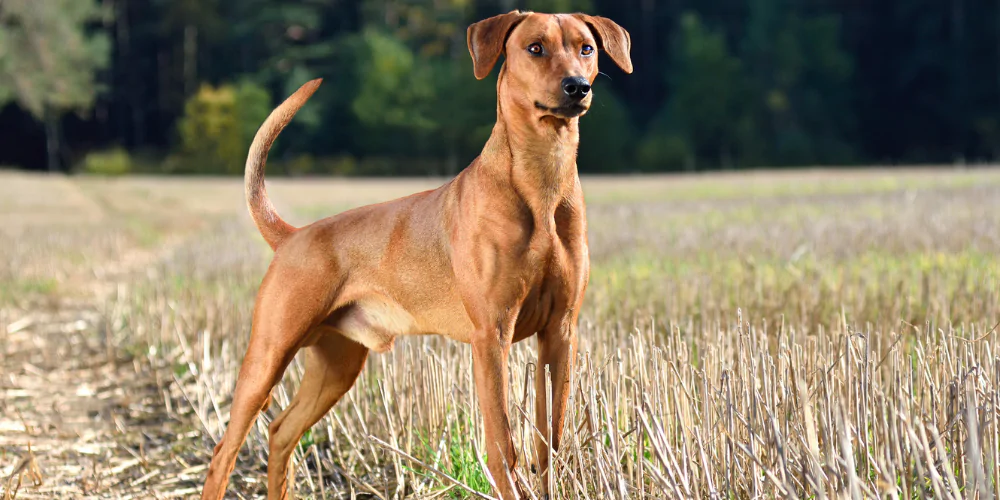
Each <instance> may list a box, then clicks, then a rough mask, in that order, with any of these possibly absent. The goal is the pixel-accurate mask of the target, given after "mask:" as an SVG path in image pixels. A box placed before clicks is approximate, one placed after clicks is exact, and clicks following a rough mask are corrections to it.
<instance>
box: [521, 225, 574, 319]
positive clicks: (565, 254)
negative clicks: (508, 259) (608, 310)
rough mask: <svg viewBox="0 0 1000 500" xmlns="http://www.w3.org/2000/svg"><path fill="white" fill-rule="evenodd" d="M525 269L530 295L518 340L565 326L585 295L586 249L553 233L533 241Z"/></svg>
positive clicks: (525, 300) (540, 236)
mask: <svg viewBox="0 0 1000 500" xmlns="http://www.w3.org/2000/svg"><path fill="white" fill-rule="evenodd" d="M533 239H534V240H535V241H532V242H531V245H530V246H529V248H530V250H529V252H528V255H526V256H525V262H524V266H523V267H522V269H523V273H524V274H525V276H524V277H523V279H524V283H526V285H527V293H526V294H525V297H524V300H523V301H522V303H521V304H520V307H519V313H518V319H517V323H516V326H515V334H514V336H515V339H521V338H525V337H528V336H531V335H533V334H535V333H536V332H539V331H542V330H545V329H546V328H552V327H557V326H559V325H560V324H562V322H563V320H564V318H566V317H567V316H568V313H569V311H570V310H571V309H572V308H573V306H574V305H575V304H576V303H577V302H578V299H579V295H580V294H581V293H583V285H584V282H585V280H586V277H585V273H586V266H587V263H586V261H585V259H586V248H585V247H581V246H580V245H579V244H576V243H577V241H576V239H572V240H569V241H567V239H565V238H561V237H560V236H559V235H558V233H556V232H555V231H553V232H552V233H550V234H545V235H539V236H536V238H533Z"/></svg>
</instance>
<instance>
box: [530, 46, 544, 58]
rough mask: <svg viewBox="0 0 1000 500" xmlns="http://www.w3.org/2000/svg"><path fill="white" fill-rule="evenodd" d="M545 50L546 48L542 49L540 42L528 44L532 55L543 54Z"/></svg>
mask: <svg viewBox="0 0 1000 500" xmlns="http://www.w3.org/2000/svg"><path fill="white" fill-rule="evenodd" d="M543 51H544V49H542V44H540V43H533V44H531V45H528V52H530V53H531V55H534V56H540V55H542V52H543Z"/></svg>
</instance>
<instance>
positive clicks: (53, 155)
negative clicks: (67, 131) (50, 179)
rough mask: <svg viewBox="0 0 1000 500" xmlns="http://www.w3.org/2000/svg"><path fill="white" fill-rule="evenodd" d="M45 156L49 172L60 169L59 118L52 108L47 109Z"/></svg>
mask: <svg viewBox="0 0 1000 500" xmlns="http://www.w3.org/2000/svg"><path fill="white" fill-rule="evenodd" d="M44 114H45V156H46V159H47V162H48V168H49V172H57V171H59V150H60V145H59V118H58V116H57V115H56V113H55V112H54V111H52V110H51V109H46V110H45V113H44Z"/></svg>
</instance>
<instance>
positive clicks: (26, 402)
mask: <svg viewBox="0 0 1000 500" xmlns="http://www.w3.org/2000/svg"><path fill="white" fill-rule="evenodd" d="M439 183H440V180H419V181H417V180H393V181H388V180H383V181H374V180H318V179H297V180H287V179H275V180H274V181H273V182H272V183H271V184H270V186H271V188H270V193H271V195H272V198H273V199H274V201H275V204H276V206H277V207H278V210H279V212H281V213H282V214H283V215H284V216H285V217H286V218H287V219H289V220H290V222H292V223H295V224H298V225H301V224H305V223H308V222H310V221H312V220H314V219H315V218H318V217H320V216H324V215H330V214H333V213H336V212H339V211H342V210H344V209H346V208H349V207H352V206H356V205H360V204H366V203H371V202H376V201H381V200H385V199H389V198H393V197H396V196H400V195H404V194H408V193H411V192H414V191H417V190H420V189H425V188H429V187H434V186H436V185H438V184H439ZM583 183H584V189H585V191H586V195H587V202H588V216H589V227H590V245H591V257H592V276H591V281H590V287H589V288H588V292H587V300H586V305H585V308H584V310H583V312H582V314H581V318H582V319H581V326H580V337H581V338H580V353H579V362H578V364H577V370H576V373H575V375H574V381H573V393H572V396H571V397H572V403H571V406H570V413H569V415H568V418H567V422H568V424H567V426H566V430H565V433H564V441H563V442H564V443H565V445H564V447H563V448H562V449H561V450H559V452H558V453H557V454H556V459H555V460H556V462H558V463H559V464H560V465H559V468H558V474H557V476H556V477H555V479H554V481H555V483H556V485H557V491H558V494H557V495H556V498H567V499H569V498H573V499H575V498H583V499H595V500H596V499H609V498H620V499H639V498H759V497H762V498H876V497H878V498H907V499H910V498H983V499H985V498H1000V456H998V455H1000V452H998V450H1000V420H998V419H1000V332H998V329H997V325H998V323H1000V170H997V169H975V170H960V169H907V170H903V169H900V170H867V171H862V170H851V171H822V170H818V171H799V172H763V173H756V174H735V173H734V174H713V175H689V176H660V177H614V178H585V179H584V180H583ZM269 257H270V250H269V249H268V247H267V246H266V244H264V242H263V240H262V239H261V238H260V236H259V235H258V234H257V233H256V230H255V229H254V228H253V226H252V224H251V223H250V220H249V216H248V215H247V214H246V210H245V204H244V200H243V188H242V179H235V178H233V179H212V178H197V179H195V178H191V179H182V178H153V177H150V178H145V177H136V178H122V179H99V178H88V177H49V176H34V175H24V174H16V173H3V172H0V353H2V358H0V498H3V499H9V498H18V499H27V498H187V497H192V496H196V495H197V493H198V492H199V488H200V486H201V481H202V479H203V478H204V474H205V472H206V468H207V463H208V461H209V458H210V453H211V449H212V446H214V444H215V441H216V439H217V438H218V437H219V436H220V435H221V432H222V429H223V427H224V423H225V422H226V421H227V414H228V408H229V404H230V398H231V394H232V387H233V384H234V379H235V375H236V372H237V370H238V367H239V362H240V360H241V358H242V355H243V352H244V349H245V346H246V342H247V337H248V334H249V329H250V316H251V312H252V308H253V298H254V295H255V293H256V288H257V285H258V284H259V282H260V279H261V277H262V275H263V273H264V271H265V269H266V266H267V263H268V259H269ZM534 357H535V345H534V342H533V341H531V340H529V341H526V342H523V343H521V344H518V345H516V346H515V348H514V350H513V354H512V358H511V372H512V373H511V379H512V381H513V384H512V388H511V399H512V405H513V406H512V410H511V415H512V417H513V419H514V422H513V426H514V434H515V440H516V443H517V445H518V446H519V449H521V450H522V451H521V459H520V463H519V465H518V473H519V475H522V476H523V477H524V478H525V479H526V480H527V481H528V482H529V483H532V484H534V483H535V482H536V481H537V479H536V476H534V475H533V474H532V473H531V471H530V466H529V465H528V464H530V462H531V460H530V455H531V453H532V452H531V450H530V449H529V448H530V445H529V443H530V442H531V433H532V432H536V429H534V428H533V426H532V425H531V423H530V420H531V419H526V418H525V416H527V415H533V411H534V410H533V404H534V394H533V391H534V389H533V388H534V384H533V383H531V380H530V378H531V376H532V375H531V374H533V370H532V369H531V368H532V363H533V362H534ZM299 361H300V360H296V362H295V363H293V366H292V367H291V369H290V370H289V372H288V374H287V375H286V376H285V379H284V381H283V382H282V383H281V384H280V385H279V387H278V388H277V389H276V391H275V403H274V405H272V407H271V409H270V410H268V411H267V412H265V413H264V414H263V415H262V416H261V418H259V419H258V422H257V425H256V426H255V428H254V429H253V430H252V431H251V434H250V437H249V439H248V442H247V445H246V446H244V448H243V450H242V452H241V454H240V458H239V462H238V464H237V469H236V473H235V474H234V478H233V482H232V485H231V486H230V492H231V493H230V495H231V497H232V498H255V497H260V496H261V495H263V494H265V490H264V486H265V484H264V483H265V465H264V464H265V459H266V455H267V446H266V436H267V424H268V422H269V421H270V419H271V418H273V417H274V416H275V415H276V414H277V413H278V411H279V409H280V408H281V407H283V406H284V405H286V404H287V403H288V400H289V397H290V396H291V395H292V394H294V390H295V387H296V386H297V383H298V377H299V376H300V375H301V372H302V367H301V364H300V363H299ZM470 368H471V350H470V348H469V347H468V346H466V345H460V344H454V343H450V342H446V341H444V340H442V339H439V338H434V337H428V338H406V339H402V340H400V341H399V342H397V343H396V347H395V348H394V350H393V351H391V352H390V353H387V354H383V355H371V357H370V358H369V361H368V364H367V366H366V368H365V370H364V372H363V374H362V376H361V378H360V379H359V382H358V384H357V385H356V386H355V387H354V388H353V389H352V390H351V392H350V393H349V394H348V396H347V397H346V398H345V399H344V400H343V401H342V402H341V403H340V404H338V405H337V406H336V407H335V408H334V410H333V411H332V412H331V413H330V414H329V415H328V416H327V417H326V418H325V419H324V420H322V421H321V423H320V424H318V425H317V426H316V427H314V428H313V429H312V430H311V431H310V432H309V433H308V434H307V435H306V436H305V437H304V438H303V440H302V442H301V444H300V446H299V449H298V451H297V452H296V455H295V457H294V459H293V460H294V461H295V464H296V467H295V474H296V478H295V481H294V485H295V488H296V490H295V494H296V497H298V498H382V499H390V498H403V497H405V498H467V497H470V496H472V493H470V491H471V490H476V491H489V486H488V482H487V481H488V479H487V478H486V477H485V476H484V475H483V472H482V470H483V467H481V464H482V463H483V460H485V457H483V456H482V455H481V450H482V449H483V448H482V440H483V438H482V430H481V428H480V427H481V417H480V416H479V415H478V409H477V405H476V401H475V394H474V390H473V388H474V386H473V384H472V375H471V373H472V372H471V369H470ZM534 491H536V492H537V491H539V489H538V488H537V487H536V488H535V490H534Z"/></svg>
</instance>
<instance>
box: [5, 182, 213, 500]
mask: <svg viewBox="0 0 1000 500" xmlns="http://www.w3.org/2000/svg"><path fill="white" fill-rule="evenodd" d="M7 180H8V179H5V181H7ZM17 181H18V182H20V184H19V185H18V187H17V188H15V187H13V186H12V183H5V184H6V185H7V186H8V188H9V189H10V190H11V191H14V190H18V191H22V192H23V191H24V190H25V189H29V190H30V184H31V182H33V181H34V179H31V178H26V179H17ZM44 183H45V188H46V190H49V191H50V192H49V195H50V196H52V195H53V193H51V190H53V189H55V190H57V191H58V193H55V194H54V195H55V196H56V197H57V198H56V199H59V200H60V202H59V205H57V206H49V207H38V206H32V205H31V204H25V205H21V206H20V207H19V206H14V207H2V208H4V210H0V212H4V213H3V215H4V216H5V217H9V218H11V219H17V220H21V221H23V219H22V218H19V217H16V214H14V215H12V212H13V211H15V210H24V211H30V212H31V213H33V214H35V217H42V216H41V215H38V214H40V213H44V212H46V209H47V210H50V211H51V212H52V213H53V214H54V215H55V216H59V214H77V215H80V216H82V217H81V219H80V222H81V223H86V222H87V221H97V223H98V224H103V223H104V222H105V221H107V220H108V219H109V218H114V217H116V216H117V214H113V213H108V211H109V208H108V207H107V206H106V205H107V204H106V203H102V201H101V200H95V199H93V196H92V195H91V194H89V193H87V192H86V190H82V189H80V188H79V186H78V185H76V184H75V183H73V182H71V181H70V180H66V179H63V180H59V181H56V182H53V181H52V180H51V179H46V180H44ZM26 186H27V187H26ZM18 188H19V189H18ZM0 191H3V189H0ZM0 194H5V193H0ZM15 202H17V200H16V199H15ZM22 207H27V208H22ZM53 231H58V229H53ZM196 231H197V230H196V229H195V228H194V227H191V228H188V230H186V231H177V232H175V233H174V234H169V235H168V236H166V237H165V238H164V239H163V241H159V242H158V244H157V245H155V249H150V248H140V247H138V246H137V247H135V248H127V249H126V250H124V251H122V252H121V253H120V254H117V255H114V256H113V257H112V258H111V259H110V260H109V261H108V262H102V263H100V264H101V265H100V268H101V272H99V273H96V274H98V275H99V276H100V278H99V279H95V271H94V269H95V267H94V264H95V263H94V262H88V265H86V266H78V267H79V269H77V270H76V271H75V272H72V273H71V274H70V275H66V276H63V275H59V278H58V280H59V283H60V286H61V288H60V290H59V292H60V293H59V295H58V296H55V297H53V296H46V297H39V298H38V299H37V300H34V299H31V300H18V301H16V303H17V305H16V306H14V305H7V306H0V354H2V357H0V499H3V500H7V499H10V498H19V499H20V498H74V499H75V498H124V499H127V498H184V497H189V496H193V495H194V494H196V493H197V486H198V482H199V480H200V477H201V475H202V474H203V470H204V466H203V465H198V466H193V465H191V464H190V463H189V462H188V460H190V458H191V457H185V456H184V454H183V452H177V453H175V452H174V451H173V450H181V449H183V448H189V447H187V446H182V445H183V444H184V442H185V441H198V440H200V439H201V434H200V432H198V431H197V430H195V428H194V427H192V426H191V425H189V423H188V422H187V420H188V419H186V418H183V417H178V416H177V415H176V414H172V412H170V411H164V408H165V407H166V408H167V409H168V410H169V408H170V405H171V401H170V400H171V399H173V398H175V397H176V396H175V395H171V394H170V392H169V390H168V389H167V387H168V386H169V383H170V380H171V379H170V377H171V368H170V367H169V366H155V365H153V364H152V362H151V361H150V359H152V357H149V358H147V357H144V356H143V353H126V352H123V351H122V350H121V349H118V348H116V347H115V346H113V345H111V344H112V341H110V340H108V338H107V337H108V332H109V331H110V330H111V325H109V321H114V320H113V319H112V318H114V317H116V316H115V314H112V311H109V310H108V308H109V307H113V304H114V302H115V301H114V297H115V294H116V293H127V291H125V290H124V289H122V288H121V286H122V284H123V283H127V282H128V278H129V276H131V275H133V273H136V272H140V271H141V270H143V269H145V268H146V267H148V266H149V265H150V264H152V263H154V262H156V261H157V259H160V258H163V257H164V256H166V255H169V253H170V252H171V249H172V248H174V247H175V246H176V245H177V244H179V243H180V242H181V241H183V239H184V238H186V237H190V236H191V235H192V234H195V233H196ZM15 271H16V270H15ZM67 283H68V284H69V285H65V286H67V287H72V289H67V288H62V287H63V286H64V284H67ZM84 286H85V287H86V288H83V287H84ZM109 304H110V305H109ZM160 363H162V361H160ZM186 459H187V460H186ZM197 463H201V461H198V462H197Z"/></svg>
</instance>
